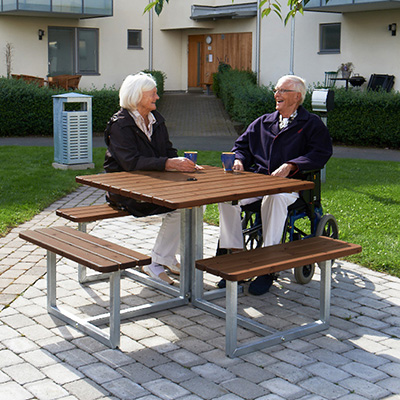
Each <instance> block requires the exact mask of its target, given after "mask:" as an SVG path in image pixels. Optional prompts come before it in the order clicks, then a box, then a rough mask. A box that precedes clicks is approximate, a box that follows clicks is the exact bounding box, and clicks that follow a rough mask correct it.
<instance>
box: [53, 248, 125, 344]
mask: <svg viewBox="0 0 400 400" xmlns="http://www.w3.org/2000/svg"><path fill="white" fill-rule="evenodd" d="M56 261H57V260H56V254H55V253H53V252H51V251H47V311H48V313H49V314H52V315H55V316H56V317H57V318H59V319H61V320H62V321H64V322H66V323H67V324H70V325H71V326H73V327H74V328H76V329H78V330H80V331H82V332H84V333H86V334H88V335H90V336H92V337H93V338H95V339H96V340H98V341H99V342H101V343H103V344H105V345H106V346H109V347H111V348H113V349H115V348H116V347H118V346H119V344H120V324H121V316H120V301H121V300H120V287H121V284H120V281H121V272H120V271H115V272H112V273H111V274H109V275H110V312H109V318H108V321H109V325H110V329H109V334H107V333H105V332H103V330H102V329H100V328H98V327H97V326H95V325H94V324H93V323H91V321H90V319H89V320H84V319H82V318H79V317H77V316H76V315H74V314H72V313H70V312H68V311H66V310H62V309H61V308H58V307H57V279H56V278H57V270H56Z"/></svg>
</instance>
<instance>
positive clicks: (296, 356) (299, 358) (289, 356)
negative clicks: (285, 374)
mask: <svg viewBox="0 0 400 400" xmlns="http://www.w3.org/2000/svg"><path fill="white" fill-rule="evenodd" d="M271 355H272V356H273V357H276V358H278V359H280V360H282V361H285V362H288V363H290V364H293V365H295V366H297V367H304V366H305V365H308V364H311V363H312V362H313V359H312V358H310V357H308V356H307V355H304V354H301V353H299V352H297V351H293V350H290V349H285V350H280V351H277V352H274V353H272V354H271Z"/></svg>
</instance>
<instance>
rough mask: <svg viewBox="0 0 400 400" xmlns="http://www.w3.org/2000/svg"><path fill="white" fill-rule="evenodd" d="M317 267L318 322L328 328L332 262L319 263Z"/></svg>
mask: <svg viewBox="0 0 400 400" xmlns="http://www.w3.org/2000/svg"><path fill="white" fill-rule="evenodd" d="M318 266H319V267H320V269H321V286H320V320H321V321H322V322H323V323H325V324H326V325H327V327H328V326H329V322H330V313H331V285H332V261H331V260H328V261H323V262H320V263H319V264H318Z"/></svg>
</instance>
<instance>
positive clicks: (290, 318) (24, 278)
mask: <svg viewBox="0 0 400 400" xmlns="http://www.w3.org/2000/svg"><path fill="white" fill-rule="evenodd" d="M103 202H104V193H103V192H101V191H98V190H95V189H92V188H89V187H87V188H86V187H81V188H79V189H78V190H77V191H75V192H74V193H72V194H70V195H68V196H66V197H64V198H63V199H61V200H59V201H58V202H56V203H55V204H53V205H52V206H51V207H49V208H48V209H46V210H44V211H43V212H42V213H40V214H39V215H37V216H36V217H35V218H34V219H33V220H32V221H30V222H27V223H25V224H24V225H22V226H20V227H18V228H15V229H13V230H12V231H11V232H10V233H9V234H8V235H7V236H6V237H5V238H1V239H0V259H1V270H2V275H1V280H0V282H1V294H0V296H1V297H0V299H1V304H2V307H3V309H2V311H1V312H0V367H1V372H0V398H1V399H4V400H28V399H39V400H42V399H63V400H73V399H80V400H92V399H93V400H94V399H141V400H154V399H182V400H183V399H184V400H196V399H221V400H228V399H229V400H236V399H258V400H267V399H268V400H277V399H315V400H316V399H346V400H347V399H348V400H350V399H354V400H355V399H400V396H399V393H400V341H399V339H398V338H399V336H400V307H399V306H400V280H399V279H397V278H394V277H390V276H387V275H384V274H381V273H376V272H373V271H370V270H368V269H366V268H363V267H361V266H358V265H354V264H351V263H347V262H343V261H338V262H337V263H336V264H335V265H334V268H333V289H332V321H331V327H330V328H329V330H327V331H323V332H321V333H317V334H313V335H310V336H308V337H305V338H303V339H297V340H294V341H292V342H288V343H284V344H281V345H277V346H274V347H272V348H269V349H264V350H261V351H256V352H253V353H251V354H248V355H245V356H242V357H239V358H236V359H230V358H227V357H226V356H225V354H224V345H225V343H224V329H225V328H224V321H223V320H222V319H220V318H217V317H215V316H211V315H209V314H207V313H206V312H204V311H201V310H198V309H195V308H193V307H192V306H190V305H189V306H182V307H178V308H175V309H172V310H168V311H162V312H158V313H154V314H151V315H149V316H146V317H140V318H137V319H136V320H134V321H123V322H122V325H121V332H122V337H121V347H120V349H117V350H111V349H109V348H107V347H105V346H104V345H102V344H100V343H99V342H97V341H96V340H94V339H92V338H90V337H88V336H86V335H84V334H82V333H80V332H79V331H77V330H75V329H74V328H73V327H71V326H69V325H67V324H65V323H63V322H61V321H60V320H58V319H57V318H55V317H50V316H49V315H48V314H47V311H46V279H45V268H46V260H45V255H46V254H45V251H44V250H43V249H40V248H37V246H34V245H32V244H29V243H26V242H24V241H23V240H21V239H19V238H18V233H19V232H20V231H21V230H24V229H29V228H32V227H35V228H39V227H46V226H54V225H65V224H68V225H71V226H73V225H74V224H73V223H70V222H68V223H67V222H66V221H65V220H63V219H61V218H59V217H57V216H56V215H55V210H56V209H57V208H60V207H73V206H78V205H86V204H100V203H103ZM160 221H161V219H160V217H159V216H155V217H148V218H139V219H135V218H133V217H124V218H119V219H114V220H107V221H102V222H99V223H92V224H90V225H89V230H90V233H91V234H93V235H96V236H99V237H103V238H106V239H108V240H110V241H113V242H116V243H119V244H122V245H124V246H127V247H131V248H134V249H136V250H139V251H141V252H143V253H146V254H149V252H150V250H151V248H152V245H153V243H154V240H155V236H156V234H157V231H158V227H159V224H160ZM204 233H205V254H206V255H207V256H211V255H213V254H214V252H215V246H216V242H217V236H218V229H217V228H216V227H214V226H208V225H206V226H205V230H204ZM318 279H319V275H318V273H316V274H315V276H314V278H313V281H312V282H310V283H309V284H307V285H304V286H302V285H299V284H297V283H295V282H294V280H293V277H292V273H291V272H287V273H284V274H281V276H280V278H279V279H278V281H276V282H275V283H274V285H273V287H272V288H271V290H270V292H269V293H267V294H266V295H263V296H260V297H253V296H249V295H246V294H242V295H240V306H239V308H240V310H241V313H243V314H244V315H248V316H252V317H253V318H255V319H258V320H260V321H262V322H266V323H267V324H268V325H270V326H272V327H274V328H279V329H281V328H282V329H285V328H287V327H289V326H291V325H293V324H299V323H302V322H307V321H309V320H310V319H312V318H314V317H315V316H317V315H318V307H319V302H318V297H319V283H318ZM215 282H216V280H215V278H213V277H211V276H206V287H208V288H211V287H213V286H214V285H215ZM121 287H122V292H121V298H122V302H123V307H128V306H131V305H137V304H143V303H145V302H148V301H158V300H160V299H162V298H163V296H165V295H164V294H162V293H161V292H157V291H155V290H154V289H149V288H148V287H145V286H143V285H141V284H139V283H135V282H134V281H132V280H130V279H123V281H122V285H121ZM245 292H246V287H245ZM58 296H59V299H60V302H61V304H62V305H63V306H64V308H66V309H68V310H70V311H71V312H74V313H79V314H86V315H96V314H97V313H102V312H104V311H105V310H106V308H107V305H108V286H107V283H106V282H105V281H99V282H97V283H89V284H85V285H80V284H79V283H78V281H77V269H76V266H75V265H74V264H73V263H72V262H69V261H65V260H64V259H60V260H59V261H58ZM219 302H220V303H221V302H222V303H223V301H222V300H219ZM254 335H255V334H254V333H252V332H249V331H247V330H244V329H241V328H239V340H240V341H241V342H245V341H246V340H249V339H251V338H252V337H253V336H254Z"/></svg>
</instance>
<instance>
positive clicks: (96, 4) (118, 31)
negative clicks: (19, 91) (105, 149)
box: [0, 0, 400, 90]
mask: <svg viewBox="0 0 400 400" xmlns="http://www.w3.org/2000/svg"><path fill="white" fill-rule="evenodd" d="M148 2H149V1H148V0H114V1H113V0H70V1H67V0H0V48H1V53H0V54H1V57H0V76H5V75H6V74H7V65H6V60H5V48H6V45H7V44H9V45H11V65H10V67H11V72H12V73H13V74H26V75H34V76H40V77H46V76H52V75H59V74H80V75H82V78H81V82H80V87H84V88H88V89H89V88H93V87H95V88H97V89H101V88H103V87H112V86H114V87H116V88H118V87H119V85H120V84H121V82H122V81H123V79H124V78H125V77H126V76H127V75H128V74H132V73H136V72H138V71H140V70H143V69H155V70H161V71H163V72H164V73H165V74H166V77H167V79H166V82H165V89H166V90H188V89H191V88H201V87H202V88H205V87H206V85H207V84H209V83H211V81H212V73H213V72H215V71H216V70H217V68H218V65H219V63H220V62H225V63H228V64H230V65H231V66H233V67H235V68H242V69H251V70H253V71H255V72H256V73H257V74H258V77H259V82H260V83H261V84H265V85H268V84H270V83H274V82H276V80H277V79H278V78H279V77H280V76H282V75H283V74H287V73H295V74H297V75H300V76H302V77H304V78H305V79H306V81H307V82H308V84H313V83H318V82H320V83H322V82H324V79H325V72H326V71H335V70H337V68H338V66H339V65H340V64H341V63H344V62H352V63H353V64H354V67H355V70H354V73H356V74H359V75H362V76H364V77H365V78H366V79H367V80H368V78H369V77H370V75H371V74H390V75H394V76H395V77H400V64H399V63H398V60H399V47H400V35H397V32H396V29H397V25H398V23H397V20H398V19H399V18H400V2H398V1H390V2H389V1H374V2H371V1H364V2H362V1H359V0H330V1H329V2H328V3H327V4H325V0H311V1H310V2H309V3H308V4H307V7H306V12H305V13H304V15H298V16H296V18H295V20H294V21H289V23H288V24H287V26H284V24H283V23H282V21H281V20H280V19H279V18H278V17H277V16H275V15H274V14H273V13H271V14H270V15H269V16H268V17H266V18H261V17H260V14H259V13H258V12H257V9H258V8H257V1H255V2H254V1H253V2H252V1H249V0H247V1H244V0H235V1H234V3H232V1H231V0H196V1H193V2H192V1H190V0H171V1H170V2H169V4H168V5H165V6H164V10H163V12H162V13H161V15H160V16H157V15H156V14H155V13H154V12H151V13H146V14H143V10H144V8H145V7H146V5H147V4H148ZM284 12H285V11H284ZM399 27H400V25H399ZM337 85H338V86H339V85H343V82H340V81H339V82H337ZM364 86H365V84H364ZM399 88H400V79H399V82H397V81H396V80H395V86H394V89H397V90H398V89H399Z"/></svg>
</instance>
